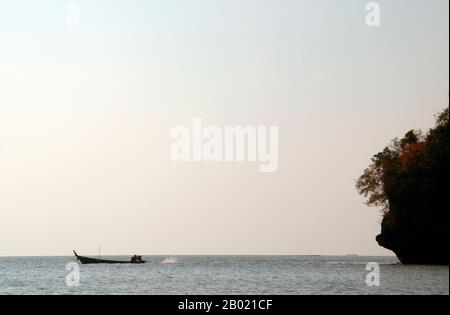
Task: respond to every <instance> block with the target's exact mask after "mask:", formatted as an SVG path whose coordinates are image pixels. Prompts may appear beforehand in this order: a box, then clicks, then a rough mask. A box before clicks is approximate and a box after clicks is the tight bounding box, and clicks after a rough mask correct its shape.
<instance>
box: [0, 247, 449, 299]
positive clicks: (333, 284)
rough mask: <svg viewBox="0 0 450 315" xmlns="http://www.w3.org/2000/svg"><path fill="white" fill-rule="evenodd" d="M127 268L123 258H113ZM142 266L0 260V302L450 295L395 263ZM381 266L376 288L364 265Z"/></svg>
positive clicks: (426, 276)
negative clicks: (76, 297) (72, 268)
mask: <svg viewBox="0 0 450 315" xmlns="http://www.w3.org/2000/svg"><path fill="white" fill-rule="evenodd" d="M112 258H115V259H123V260H127V259H128V257H112ZM144 259H146V260H148V261H149V263H147V264H145V265H84V266H80V286H79V287H68V286H67V285H66V276H67V275H68V273H69V271H66V264H67V263H70V262H74V258H72V257H39V258H37V257H33V258H23V257H21V258H0V294H177V295H178V294H193V295H199V294H214V295H216V294H444V295H448V294H449V268H448V267H445V266H403V265H401V264H399V263H398V260H397V259H396V258H393V257H350V256H349V257H322V256H321V257H307V256H276V257H273V256H257V257H254V256H252V257H250V256H209V257H206V256H179V257H163V256H146V257H144ZM368 262H377V263H378V264H379V265H380V281H381V282H380V287H368V286H367V285H366V275H367V273H368V271H366V265H367V263H368Z"/></svg>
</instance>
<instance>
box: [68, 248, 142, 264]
mask: <svg viewBox="0 0 450 315" xmlns="http://www.w3.org/2000/svg"><path fill="white" fill-rule="evenodd" d="M74 254H75V257H76V258H77V260H78V261H79V262H80V263H81V264H83V265H91V264H110V265H113V264H114V265H115V264H133V265H138V264H145V261H144V260H142V261H140V262H131V261H118V260H106V259H96V258H90V257H84V256H79V255H78V254H77V253H76V252H75V251H74Z"/></svg>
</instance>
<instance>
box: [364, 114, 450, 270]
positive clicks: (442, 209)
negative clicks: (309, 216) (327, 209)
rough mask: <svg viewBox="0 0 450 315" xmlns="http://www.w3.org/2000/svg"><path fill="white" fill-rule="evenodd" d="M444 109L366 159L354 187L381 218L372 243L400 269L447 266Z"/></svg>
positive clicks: (447, 171)
mask: <svg viewBox="0 0 450 315" xmlns="http://www.w3.org/2000/svg"><path fill="white" fill-rule="evenodd" d="M448 124H449V109H448V108H446V109H445V110H444V111H443V112H442V113H440V114H439V115H438V116H437V119H436V126H435V127H434V128H432V129H431V130H429V131H428V133H426V134H423V133H422V132H421V131H417V130H411V131H409V132H408V133H407V134H406V135H405V136H404V138H402V139H395V140H393V141H392V144H391V145H390V146H388V147H386V148H385V149H384V150H383V151H382V152H380V153H378V154H377V155H375V156H374V157H373V158H372V164H371V165H370V166H369V167H368V168H367V169H366V170H365V171H364V174H363V175H362V176H361V177H360V178H359V180H358V182H357V184H356V187H357V189H358V191H359V193H360V194H362V195H363V196H365V197H366V198H367V204H368V205H369V206H375V207H380V208H381V211H382V215H383V219H382V223H381V228H382V230H381V234H380V235H378V236H377V238H376V240H377V242H378V244H379V245H380V246H382V247H385V248H387V249H389V250H392V251H393V252H395V254H396V255H397V257H398V258H399V259H400V261H401V262H402V263H404V264H432V265H448V264H449V259H448V252H449V233H448V225H449V216H448V213H449V134H448Z"/></svg>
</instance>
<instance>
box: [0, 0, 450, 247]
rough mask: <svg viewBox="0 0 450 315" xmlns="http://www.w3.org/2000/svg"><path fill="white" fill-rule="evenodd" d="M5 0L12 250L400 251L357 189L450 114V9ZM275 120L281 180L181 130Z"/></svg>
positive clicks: (6, 175)
mask: <svg viewBox="0 0 450 315" xmlns="http://www.w3.org/2000/svg"><path fill="white" fill-rule="evenodd" d="M367 2H368V1H362V0H345V1H334V0H329V1H325V0H308V1H304V0H239V1H237V0H214V1H213V0H169V1H167V0H164V1H162V0H161V1H144V0H142V1H138V0H133V1H98V0H96V1H87V0H83V1H82V0H78V1H75V3H78V4H79V5H80V8H81V11H80V13H81V15H80V17H81V19H80V25H79V27H69V26H68V25H67V23H66V4H67V2H66V1H57V0H41V1H34V0H2V1H1V2H0V215H1V217H0V255H70V254H71V250H72V249H77V250H78V251H79V252H80V253H83V254H92V253H96V252H97V250H98V246H99V245H101V246H102V249H103V253H104V254H134V253H141V254H164V255H176V254H369V255H378V254H389V252H388V251H385V250H383V249H381V248H380V247H378V245H377V244H376V242H375V236H376V235H377V234H378V233H379V230H380V227H379V221H380V216H379V213H378V212H377V210H376V209H372V208H367V207H366V206H365V205H364V203H363V201H364V200H363V199H362V198H361V197H360V196H358V194H357V192H356V190H355V188H354V183H355V180H356V179H357V178H358V176H359V175H360V174H361V172H362V171H363V169H364V168H365V167H366V166H367V165H368V164H369V162H370V157H371V156H372V155H373V154H375V153H377V152H378V151H380V150H381V149H382V148H383V147H384V145H386V144H387V143H388V142H389V140H390V139H392V138H393V137H395V136H401V135H403V134H404V133H405V132H406V131H408V130H409V129H411V128H424V129H427V128H429V127H431V126H432V125H433V121H434V119H433V115H434V114H435V113H436V112H438V111H439V110H441V109H442V108H444V106H445V105H447V104H448V90H449V72H448V68H449V40H448V36H449V34H448V33H449V24H448V23H449V17H448V12H449V2H448V0H395V1H391V0H389V1H388V0H383V1H378V3H379V4H380V5H381V27H380V28H369V27H367V26H366V24H365V16H366V11H365V6H366V3H367ZM194 117H201V118H202V119H203V121H204V122H205V123H207V124H214V125H219V126H224V125H230V124H231V125H252V126H253V125H278V126H279V132H280V143H279V150H280V153H279V163H280V164H279V170H278V172H276V173H274V174H262V173H259V172H258V164H257V163H192V164H190V163H181V164H179V163H174V162H172V161H171V160H170V157H169V148H170V145H171V143H172V142H171V139H170V138H169V133H170V130H171V128H172V127H173V126H175V125H189V124H191V122H192V119H193V118H194Z"/></svg>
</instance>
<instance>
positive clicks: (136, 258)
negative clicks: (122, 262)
mask: <svg viewBox="0 0 450 315" xmlns="http://www.w3.org/2000/svg"><path fill="white" fill-rule="evenodd" d="M131 262H132V263H133V264H139V263H142V256H137V255H134V256H133V257H131Z"/></svg>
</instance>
